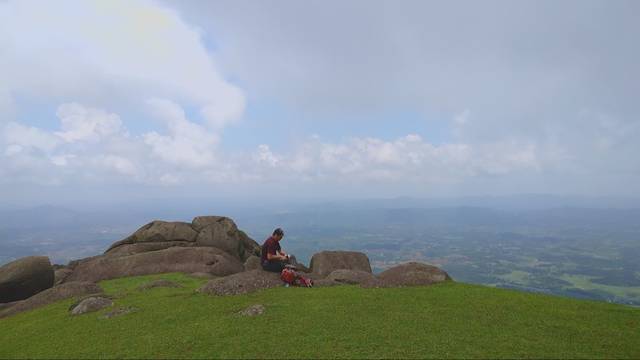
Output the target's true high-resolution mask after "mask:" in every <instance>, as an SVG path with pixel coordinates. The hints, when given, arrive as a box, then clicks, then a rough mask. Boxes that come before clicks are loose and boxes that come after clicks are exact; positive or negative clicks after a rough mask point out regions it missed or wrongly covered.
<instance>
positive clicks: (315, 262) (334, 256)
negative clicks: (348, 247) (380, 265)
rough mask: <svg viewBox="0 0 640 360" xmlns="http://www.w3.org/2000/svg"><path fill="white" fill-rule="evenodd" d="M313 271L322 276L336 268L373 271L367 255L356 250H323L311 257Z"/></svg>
mask: <svg viewBox="0 0 640 360" xmlns="http://www.w3.org/2000/svg"><path fill="white" fill-rule="evenodd" d="M310 267H311V271H312V272H313V273H316V274H319V275H321V276H326V275H329V274H330V273H331V272H333V271H334V270H339V269H347V270H358V271H365V272H368V273H371V264H370V263H369V258H368V257H367V255H365V254H364V253H361V252H356V251H322V252H319V253H316V254H314V255H313V256H312V257H311V264H310Z"/></svg>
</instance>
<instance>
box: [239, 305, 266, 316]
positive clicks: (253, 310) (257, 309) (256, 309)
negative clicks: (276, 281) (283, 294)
mask: <svg viewBox="0 0 640 360" xmlns="http://www.w3.org/2000/svg"><path fill="white" fill-rule="evenodd" d="M264 310H265V307H264V306H263V305H260V304H256V305H251V306H249V307H248V308H246V309H244V310H242V311H240V312H238V314H239V315H242V316H258V315H262V314H263V313H264Z"/></svg>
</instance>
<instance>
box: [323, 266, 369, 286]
mask: <svg viewBox="0 0 640 360" xmlns="http://www.w3.org/2000/svg"><path fill="white" fill-rule="evenodd" d="M327 280H329V281H334V282H336V283H338V284H362V283H366V282H370V281H375V277H374V276H373V274H372V273H370V272H366V271H361V270H346V269H339V270H334V271H332V272H331V274H329V275H328V276H327Z"/></svg>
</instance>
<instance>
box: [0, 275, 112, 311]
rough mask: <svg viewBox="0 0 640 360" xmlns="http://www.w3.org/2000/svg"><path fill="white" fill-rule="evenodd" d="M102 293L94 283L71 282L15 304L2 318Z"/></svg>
mask: <svg viewBox="0 0 640 360" xmlns="http://www.w3.org/2000/svg"><path fill="white" fill-rule="evenodd" d="M100 293H102V289H101V288H100V287H99V286H98V285H96V284H94V283H89V282H69V283H65V284H61V285H58V286H54V287H52V288H49V289H47V290H44V291H41V292H39V293H37V294H36V295H33V296H31V297H30V298H28V299H26V300H22V301H19V302H17V303H15V304H14V305H13V306H11V307H9V308H7V309H4V310H2V311H0V318H3V317H7V316H11V315H14V314H17V313H20V312H23V311H27V310H32V309H35V308H39V307H41V306H45V305H48V304H52V303H54V302H57V301H60V300H64V299H68V298H71V297H75V296H82V295H89V294H100Z"/></svg>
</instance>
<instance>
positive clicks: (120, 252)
mask: <svg viewBox="0 0 640 360" xmlns="http://www.w3.org/2000/svg"><path fill="white" fill-rule="evenodd" d="M193 246H197V244H196V243H195V242H191V241H182V240H178V241H161V242H142V243H135V244H124V245H120V246H117V247H114V248H112V249H111V250H108V251H107V253H106V254H108V255H109V256H125V255H133V254H139V253H143V252H149V251H157V250H164V249H168V248H170V247H193Z"/></svg>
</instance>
